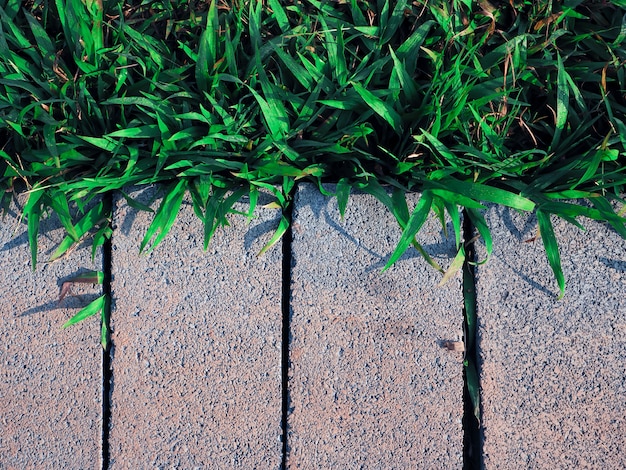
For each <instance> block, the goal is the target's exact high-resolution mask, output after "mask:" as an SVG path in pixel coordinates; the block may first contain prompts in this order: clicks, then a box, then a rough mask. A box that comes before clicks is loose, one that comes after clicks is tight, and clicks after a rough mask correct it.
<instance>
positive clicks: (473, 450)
mask: <svg viewBox="0 0 626 470" xmlns="http://www.w3.org/2000/svg"><path fill="white" fill-rule="evenodd" d="M463 239H464V243H465V253H466V256H465V261H464V262H463V269H462V271H463V332H464V338H463V339H464V342H465V356H464V360H463V365H464V367H463V381H464V386H463V404H464V410H463V432H464V436H463V468H464V469H465V470H475V469H481V468H483V467H482V448H481V437H480V421H479V418H480V383H479V375H478V370H477V367H478V358H477V355H476V320H477V315H476V284H475V277H474V267H475V263H476V250H475V246H474V242H475V241H476V229H475V227H474V225H473V224H472V222H471V220H470V218H469V216H468V215H467V212H466V211H463ZM477 415H478V416H477Z"/></svg>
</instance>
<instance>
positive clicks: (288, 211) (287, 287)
mask: <svg viewBox="0 0 626 470" xmlns="http://www.w3.org/2000/svg"><path fill="white" fill-rule="evenodd" d="M296 190H297V184H294V186H293V188H291V191H290V192H289V194H288V195H287V198H288V201H289V204H288V205H287V207H286V208H284V209H283V216H284V217H285V218H286V219H287V221H288V222H289V225H288V227H287V230H286V231H285V233H284V234H283V239H282V293H281V296H282V299H281V314H282V344H281V378H282V380H281V382H282V383H281V386H282V390H281V393H282V402H281V429H282V436H281V439H282V455H281V464H280V468H281V469H285V468H287V451H288V442H287V435H288V429H287V415H288V414H289V387H288V384H289V330H290V328H291V325H290V319H291V262H292V257H291V243H292V241H293V234H292V227H291V224H292V222H293V204H294V196H295V194H296Z"/></svg>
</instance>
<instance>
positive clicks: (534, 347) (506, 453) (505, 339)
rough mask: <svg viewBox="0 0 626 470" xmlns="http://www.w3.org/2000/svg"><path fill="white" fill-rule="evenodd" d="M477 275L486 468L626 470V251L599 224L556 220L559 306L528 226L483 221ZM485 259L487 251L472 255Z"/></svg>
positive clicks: (497, 213) (505, 219)
mask: <svg viewBox="0 0 626 470" xmlns="http://www.w3.org/2000/svg"><path fill="white" fill-rule="evenodd" d="M487 219H488V223H489V226H490V227H491V229H492V234H493V238H494V253H493V256H492V258H491V259H490V261H489V262H488V263H487V264H486V265H484V266H480V267H479V268H478V270H477V297H478V319H479V320H478V327H479V328H478V335H479V337H478V347H479V353H480V360H481V364H482V365H481V368H482V372H481V384H482V405H483V433H484V463H485V468H487V469H496V468H497V469H518V468H537V469H541V468H545V469H553V468H624V467H625V466H626V452H625V451H624V449H625V448H626V433H625V430H626V242H625V241H624V240H623V239H622V238H620V236H619V235H618V234H617V233H615V232H614V231H612V230H611V229H610V228H609V227H607V226H606V225H603V224H600V223H596V222H592V221H588V220H584V221H583V224H584V225H585V226H586V227H587V229H588V230H587V231H586V232H583V231H581V230H579V229H578V228H576V227H574V226H572V225H570V224H568V223H566V222H564V221H562V220H558V221H557V219H553V221H554V222H555V233H556V235H557V238H558V240H559V241H560V249H561V254H562V261H563V270H564V273H565V276H566V278H567V291H566V294H565V298H563V299H562V300H557V295H558V288H557V286H556V281H555V280H554V277H553V275H552V272H551V270H550V268H549V265H548V262H547V260H546V257H545V252H544V249H543V244H542V242H541V240H540V239H537V240H536V241H529V240H531V239H532V238H533V237H535V236H536V235H537V224H536V220H535V218H534V217H528V216H522V215H519V214H517V213H515V212H514V211H510V210H508V209H505V208H502V207H491V208H490V209H489V212H488V213H487ZM479 255H481V256H484V249H482V248H481V249H479Z"/></svg>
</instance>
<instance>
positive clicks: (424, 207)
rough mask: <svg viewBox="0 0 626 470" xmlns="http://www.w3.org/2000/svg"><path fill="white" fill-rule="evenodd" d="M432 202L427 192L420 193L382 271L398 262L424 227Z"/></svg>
mask: <svg viewBox="0 0 626 470" xmlns="http://www.w3.org/2000/svg"><path fill="white" fill-rule="evenodd" d="M432 202H433V198H432V195H431V193H430V192H429V191H424V193H422V197H420V200H419V201H418V203H417V205H416V206H415V209H414V210H413V213H412V214H411V217H409V220H408V222H407V225H406V228H405V229H404V231H403V232H402V236H401V237H400V241H399V242H398V245H397V246H396V249H395V250H394V252H393V253H392V254H391V257H390V258H389V261H387V264H386V265H385V267H384V268H383V271H386V270H387V269H389V267H391V265H392V264H394V263H395V262H396V261H398V259H399V258H400V257H401V256H402V255H403V254H404V252H405V251H406V250H407V249H408V248H409V246H410V245H411V244H412V243H413V240H414V238H415V235H417V233H418V232H419V230H420V229H421V228H422V225H424V222H426V219H427V218H428V214H430V208H431V206H432Z"/></svg>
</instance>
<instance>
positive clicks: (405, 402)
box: [287, 184, 463, 469]
mask: <svg viewBox="0 0 626 470" xmlns="http://www.w3.org/2000/svg"><path fill="white" fill-rule="evenodd" d="M329 189H330V190H331V191H332V187H331V188H329ZM418 196H419V195H417V194H413V195H411V196H410V200H411V202H412V203H413V204H414V203H415V202H416V201H417V198H418ZM441 232H442V230H441V226H440V224H439V223H438V222H437V221H435V220H434V219H431V220H429V221H428V222H427V224H426V226H425V227H424V230H423V232H422V233H421V234H420V236H419V240H420V242H421V243H423V246H424V247H425V249H426V250H427V251H428V252H429V253H430V254H432V255H433V256H434V257H435V258H436V259H437V260H438V261H439V262H441V263H442V264H444V265H445V264H446V263H449V262H450V260H451V259H452V258H453V257H454V254H455V250H454V240H450V239H445V238H443V237H442V233H441ZM399 237H400V230H399V228H398V226H397V223H396V222H395V220H394V219H393V216H392V215H391V214H389V212H388V211H387V210H386V209H385V208H384V207H383V206H382V204H380V203H379V202H378V201H376V200H375V199H374V198H373V197H372V196H369V195H364V194H353V195H352V196H351V198H350V202H349V206H348V210H347V215H346V218H345V220H343V221H341V220H340V216H339V212H338V210H337V205H336V201H335V200H331V199H330V198H327V197H323V196H321V195H320V194H319V192H318V191H317V189H316V188H315V187H314V186H312V185H308V184H303V185H301V186H300V187H299V189H298V193H297V196H296V200H295V211H294V220H293V244H292V253H293V262H292V265H293V267H292V272H291V275H292V283H291V287H292V295H291V330H290V331H291V339H290V350H289V359H290V369H289V415H288V453H287V467H288V468H294V469H295V468H461V467H462V465H463V455H462V454H463V429H462V423H461V420H462V416H463V399H462V397H463V375H462V374H463V366H462V357H461V355H460V353H456V352H451V351H449V350H447V349H444V348H442V342H443V341H447V340H451V341H458V340H460V339H462V323H463V310H462V308H463V301H462V290H461V282H460V276H456V277H454V278H453V279H451V280H450V281H449V282H448V283H447V284H445V285H444V286H443V287H438V283H439V281H440V280H441V275H440V274H439V273H437V272H436V271H435V270H434V269H432V268H431V267H429V266H428V265H427V264H426V263H425V262H424V260H423V259H421V257H420V256H419V255H418V253H417V252H416V251H414V250H413V249H411V250H409V252H408V253H407V254H406V255H405V256H404V257H403V258H402V259H401V260H399V261H398V262H397V264H395V265H394V266H393V267H392V268H391V269H389V270H388V271H387V272H385V273H381V269H382V268H383V266H384V265H385V263H386V261H387V259H388V258H389V256H390V254H391V252H392V251H393V249H394V248H395V245H396V243H397V241H398V239H399Z"/></svg>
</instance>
